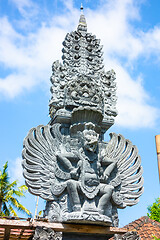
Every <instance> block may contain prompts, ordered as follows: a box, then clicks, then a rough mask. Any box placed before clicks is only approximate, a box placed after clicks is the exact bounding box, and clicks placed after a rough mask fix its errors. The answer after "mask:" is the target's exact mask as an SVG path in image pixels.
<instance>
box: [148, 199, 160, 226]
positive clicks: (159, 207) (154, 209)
mask: <svg viewBox="0 0 160 240" xmlns="http://www.w3.org/2000/svg"><path fill="white" fill-rule="evenodd" d="M148 212H149V213H148V214H147V215H148V217H149V218H150V219H153V220H155V221H157V222H160V198H157V199H156V201H155V202H154V203H153V204H152V205H151V206H149V207H148Z"/></svg>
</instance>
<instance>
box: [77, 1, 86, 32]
mask: <svg viewBox="0 0 160 240" xmlns="http://www.w3.org/2000/svg"><path fill="white" fill-rule="evenodd" d="M80 9H81V15H80V19H79V24H78V28H77V31H85V32H86V31H87V23H86V19H85V16H84V13H83V5H82V3H81V8H80Z"/></svg>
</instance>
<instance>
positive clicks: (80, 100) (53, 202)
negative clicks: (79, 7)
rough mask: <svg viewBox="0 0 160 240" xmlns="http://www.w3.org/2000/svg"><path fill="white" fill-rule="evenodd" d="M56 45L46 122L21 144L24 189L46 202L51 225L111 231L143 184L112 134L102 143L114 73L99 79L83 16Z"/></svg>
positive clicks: (123, 142)
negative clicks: (74, 224) (100, 226)
mask: <svg viewBox="0 0 160 240" xmlns="http://www.w3.org/2000/svg"><path fill="white" fill-rule="evenodd" d="M63 45H64V48H63V50H62V51H63V57H62V59H63V64H61V63H59V61H56V62H54V63H53V75H52V76H51V82H52V87H51V93H52V97H51V100H50V103H49V106H50V117H51V120H50V122H49V123H48V125H46V126H43V125H40V126H38V127H36V128H32V129H31V130H30V131H29V133H28V135H27V137H26V138H25V139H24V148H23V154H22V155H23V163H22V165H23V168H24V172H23V174H24V177H25V180H26V185H27V186H28V189H29V191H30V192H31V193H32V194H34V195H37V196H40V197H42V198H43V199H45V200H47V202H46V209H45V211H44V216H45V217H46V218H48V219H49V221H50V222H56V221H57V222H82V223H97V224H106V225H113V226H118V214H117V209H118V208H125V207H126V206H132V205H134V204H136V203H137V202H138V199H139V197H140V196H141V194H142V192H143V178H142V167H141V160H140V156H139V155H138V150H137V148H136V146H134V145H133V144H132V143H131V141H129V140H127V139H125V138H124V137H123V136H122V135H120V134H116V133H111V134H110V137H111V140H110V141H109V142H108V143H106V142H104V141H103V139H104V133H105V132H106V130H108V129H109V128H110V127H111V126H112V125H113V124H114V117H115V116H116V115H117V110H116V100H117V97H116V84H115V73H114V71H113V70H111V71H108V72H105V70H104V66H103V59H102V51H101V50H102V46H100V41H99V40H97V39H96V37H95V36H94V35H92V34H90V33H87V24H86V21H85V17H84V15H83V13H82V14H81V16H80V20H79V24H78V29H77V31H74V32H71V33H70V34H67V35H66V38H65V41H64V42H63Z"/></svg>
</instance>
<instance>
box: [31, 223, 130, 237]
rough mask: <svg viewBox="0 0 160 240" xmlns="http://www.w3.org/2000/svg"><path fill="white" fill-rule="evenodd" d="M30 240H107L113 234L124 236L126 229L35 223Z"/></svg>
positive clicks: (89, 225)
mask: <svg viewBox="0 0 160 240" xmlns="http://www.w3.org/2000/svg"><path fill="white" fill-rule="evenodd" d="M34 225H35V226H36V228H35V233H34V235H33V238H32V240H44V239H46V240H97V238H98V239H99V240H107V239H110V238H111V237H113V236H114V234H124V233H126V232H127V229H122V228H121V229H120V228H116V227H109V226H100V225H95V224H94V225H93V224H76V223H74V224H73V223H68V224H67V223H65V224H64V223H49V222H35V223H34Z"/></svg>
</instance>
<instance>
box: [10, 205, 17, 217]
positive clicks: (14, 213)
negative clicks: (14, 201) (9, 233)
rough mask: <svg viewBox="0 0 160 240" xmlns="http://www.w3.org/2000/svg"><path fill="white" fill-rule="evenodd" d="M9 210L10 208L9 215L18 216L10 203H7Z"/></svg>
mask: <svg viewBox="0 0 160 240" xmlns="http://www.w3.org/2000/svg"><path fill="white" fill-rule="evenodd" d="M8 208H9V210H10V215H13V216H14V217H18V215H17V213H16V212H15V210H14V209H13V207H12V206H11V205H9V207H8Z"/></svg>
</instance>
